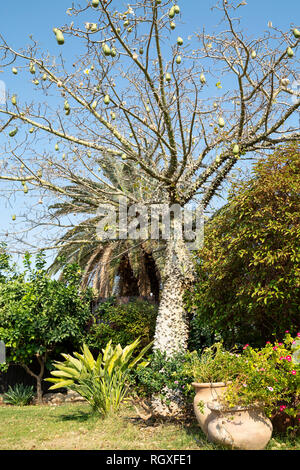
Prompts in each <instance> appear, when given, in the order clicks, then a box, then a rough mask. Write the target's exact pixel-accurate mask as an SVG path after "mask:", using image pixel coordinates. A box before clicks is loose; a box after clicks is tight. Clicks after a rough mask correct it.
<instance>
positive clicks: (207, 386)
mask: <svg viewBox="0 0 300 470" xmlns="http://www.w3.org/2000/svg"><path fill="white" fill-rule="evenodd" d="M227 383H230V382H227ZM192 386H193V387H194V389H195V392H196V395H195V398H194V411H195V415H196V418H197V421H198V423H199V425H200V427H201V429H202V431H203V432H204V433H205V434H207V426H208V423H209V421H210V419H211V416H212V412H211V410H210V409H209V408H208V407H207V403H208V402H212V401H218V399H219V398H220V397H221V396H222V395H223V394H224V392H225V390H226V389H227V384H226V383H225V382H212V383H197V382H193V383H192ZM200 401H202V402H204V406H203V413H202V412H201V410H200V408H199V406H198V404H199V402H200Z"/></svg>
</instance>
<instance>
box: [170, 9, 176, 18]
mask: <svg viewBox="0 0 300 470" xmlns="http://www.w3.org/2000/svg"><path fill="white" fill-rule="evenodd" d="M174 16H175V11H174V7H172V8H171V9H170V11H169V18H174Z"/></svg>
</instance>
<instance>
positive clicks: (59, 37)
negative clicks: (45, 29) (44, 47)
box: [53, 28, 65, 46]
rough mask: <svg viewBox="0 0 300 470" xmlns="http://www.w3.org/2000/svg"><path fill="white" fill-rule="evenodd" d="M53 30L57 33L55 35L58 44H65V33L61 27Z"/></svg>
mask: <svg viewBox="0 0 300 470" xmlns="http://www.w3.org/2000/svg"><path fill="white" fill-rule="evenodd" d="M53 31H54V34H55V36H56V41H57V44H59V45H60V46H61V45H62V44H64V42H65V39H64V35H63V33H62V32H61V30H60V29H57V28H54V29H53Z"/></svg>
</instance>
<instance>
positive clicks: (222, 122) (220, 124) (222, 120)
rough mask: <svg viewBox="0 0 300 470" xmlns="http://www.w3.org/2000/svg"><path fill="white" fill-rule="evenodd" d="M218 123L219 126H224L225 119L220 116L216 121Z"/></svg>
mask: <svg viewBox="0 0 300 470" xmlns="http://www.w3.org/2000/svg"><path fill="white" fill-rule="evenodd" d="M218 124H219V126H220V127H224V126H225V121H224V119H223V118H221V117H220V118H219V121H218Z"/></svg>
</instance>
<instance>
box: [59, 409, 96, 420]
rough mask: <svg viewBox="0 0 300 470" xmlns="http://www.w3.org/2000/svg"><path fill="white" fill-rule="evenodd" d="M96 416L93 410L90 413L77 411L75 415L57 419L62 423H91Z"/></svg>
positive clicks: (66, 415)
mask: <svg viewBox="0 0 300 470" xmlns="http://www.w3.org/2000/svg"><path fill="white" fill-rule="evenodd" d="M94 416H95V413H93V411H92V410H90V411H82V410H77V411H74V412H73V413H68V414H63V415H60V416H56V417H55V418H56V419H59V420H61V421H77V422H78V423H84V422H86V421H89V420H90V419H91V418H93V417H94Z"/></svg>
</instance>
